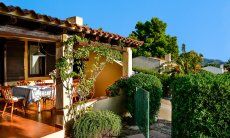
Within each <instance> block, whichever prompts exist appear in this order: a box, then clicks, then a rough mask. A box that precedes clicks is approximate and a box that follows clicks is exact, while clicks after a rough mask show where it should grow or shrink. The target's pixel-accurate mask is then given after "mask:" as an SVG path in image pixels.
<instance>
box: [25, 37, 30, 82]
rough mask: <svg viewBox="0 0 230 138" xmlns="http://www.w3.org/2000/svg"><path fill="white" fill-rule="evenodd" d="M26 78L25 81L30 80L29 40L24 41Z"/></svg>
mask: <svg viewBox="0 0 230 138" xmlns="http://www.w3.org/2000/svg"><path fill="white" fill-rule="evenodd" d="M24 44H25V45H24V77H25V80H28V72H29V70H28V69H29V68H28V65H29V64H28V40H27V39H25V41H24Z"/></svg>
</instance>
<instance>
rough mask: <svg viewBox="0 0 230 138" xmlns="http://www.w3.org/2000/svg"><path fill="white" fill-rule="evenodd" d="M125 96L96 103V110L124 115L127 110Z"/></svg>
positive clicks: (94, 106) (100, 100)
mask: <svg viewBox="0 0 230 138" xmlns="http://www.w3.org/2000/svg"><path fill="white" fill-rule="evenodd" d="M124 102H125V96H123V95H122V96H116V97H103V98H101V99H98V100H97V102H95V103H94V105H93V108H94V110H110V111H113V112H114V113H116V114H118V115H123V114H124V113H125V112H126V110H125V107H124Z"/></svg>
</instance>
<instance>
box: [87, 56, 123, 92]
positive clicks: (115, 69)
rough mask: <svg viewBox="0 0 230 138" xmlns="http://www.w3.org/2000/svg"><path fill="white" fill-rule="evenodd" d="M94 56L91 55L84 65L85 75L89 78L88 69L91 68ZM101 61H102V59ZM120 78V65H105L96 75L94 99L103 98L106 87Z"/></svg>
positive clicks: (114, 63) (115, 63)
mask: <svg viewBox="0 0 230 138" xmlns="http://www.w3.org/2000/svg"><path fill="white" fill-rule="evenodd" d="M94 56H95V55H94V54H91V56H90V58H89V61H88V62H87V63H86V68H85V71H86V74H87V75H88V76H89V74H90V69H91V68H93V67H92V65H93V63H94V62H95V61H94ZM101 61H104V59H102V60H101ZM121 77H122V65H121V64H120V63H117V62H115V61H114V62H113V63H107V64H106V65H105V67H104V69H103V70H102V71H101V72H100V73H99V74H98V76H97V79H96V82H95V94H94V97H100V96H105V95H106V92H105V90H106V89H107V88H108V86H110V85H112V84H113V83H114V82H115V81H117V80H118V79H120V78H121Z"/></svg>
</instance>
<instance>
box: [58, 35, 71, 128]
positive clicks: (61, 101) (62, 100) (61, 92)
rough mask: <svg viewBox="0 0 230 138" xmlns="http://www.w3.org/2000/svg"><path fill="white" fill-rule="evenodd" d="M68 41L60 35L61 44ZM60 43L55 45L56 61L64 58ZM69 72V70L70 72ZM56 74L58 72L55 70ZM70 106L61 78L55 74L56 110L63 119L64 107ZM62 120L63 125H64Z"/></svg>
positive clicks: (64, 36) (65, 36) (65, 112)
mask: <svg viewBox="0 0 230 138" xmlns="http://www.w3.org/2000/svg"><path fill="white" fill-rule="evenodd" d="M67 39H68V35H66V34H63V35H62V42H64V41H66V40H67ZM62 42H57V43H56V61H57V60H58V59H59V58H61V57H62V56H64V48H65V47H64V46H63V45H62ZM70 71H71V70H70ZM57 72H58V70H57ZM69 104H70V100H69V98H68V94H66V89H65V87H64V86H63V84H62V82H61V78H60V76H59V74H57V80H56V105H55V107H56V109H57V110H59V111H60V110H61V111H63V115H64V118H65V116H66V114H67V110H66V109H64V108H65V107H66V106H68V105H69ZM64 123H65V122H64V120H63V124H64Z"/></svg>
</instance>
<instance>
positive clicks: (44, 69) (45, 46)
mask: <svg viewBox="0 0 230 138" xmlns="http://www.w3.org/2000/svg"><path fill="white" fill-rule="evenodd" d="M28 45H29V47H28V52H29V55H28V58H29V59H28V64H29V65H28V67H29V70H28V71H29V72H28V74H29V77H42V76H49V72H51V71H53V70H54V69H55V63H56V56H55V53H56V44H55V43H41V42H39V43H38V42H29V43H28Z"/></svg>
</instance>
